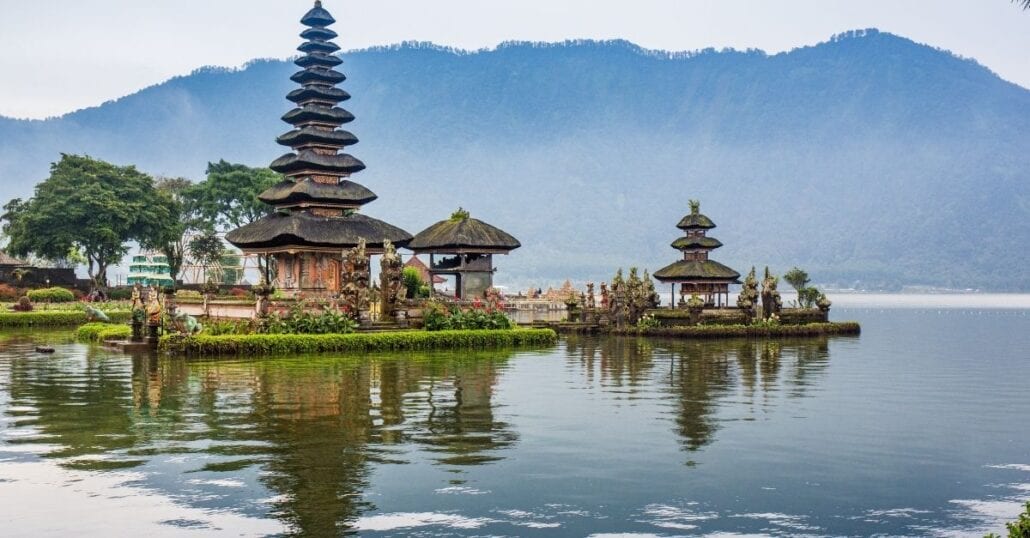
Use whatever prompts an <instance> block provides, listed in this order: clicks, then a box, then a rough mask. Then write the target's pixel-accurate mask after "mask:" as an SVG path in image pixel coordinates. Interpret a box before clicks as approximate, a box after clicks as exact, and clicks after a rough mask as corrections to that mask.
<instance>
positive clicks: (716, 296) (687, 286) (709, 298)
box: [654, 200, 740, 306]
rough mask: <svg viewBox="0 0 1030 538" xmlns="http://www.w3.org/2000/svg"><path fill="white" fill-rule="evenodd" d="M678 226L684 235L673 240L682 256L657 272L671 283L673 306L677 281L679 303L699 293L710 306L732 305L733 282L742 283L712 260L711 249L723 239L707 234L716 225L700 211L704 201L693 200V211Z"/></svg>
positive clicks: (737, 277) (718, 245) (731, 271)
mask: <svg viewBox="0 0 1030 538" xmlns="http://www.w3.org/2000/svg"><path fill="white" fill-rule="evenodd" d="M676 227H677V228H679V229H681V230H683V231H684V233H685V235H684V236H683V237H680V238H679V239H676V240H675V241H673V243H672V248H674V249H676V250H679V251H681V252H683V259H682V260H680V261H678V262H676V263H673V264H671V265H668V266H665V267H663V268H661V269H659V270H657V271H655V273H654V277H655V278H657V279H658V280H659V281H661V282H664V283H667V284H671V285H672V299H673V306H675V300H676V284H679V285H680V302H681V303H684V302H685V301H686V298H687V297H689V296H691V295H694V294H697V295H698V296H700V297H701V298H702V299H704V301H705V304H706V305H709V306H723V305H728V304H729V293H730V292H729V287H730V284H740V273H738V272H736V271H734V270H733V269H730V268H729V267H726V266H725V265H723V264H721V263H719V262H717V261H714V260H712V259H709V252H711V251H712V250H715V249H717V248H719V247H721V246H722V242H720V241H719V240H718V239H716V238H714V237H708V235H707V233H708V230H711V229H712V228H715V223H714V222H712V219H710V218H708V217H707V216H705V215H703V214H701V203H700V202H698V201H697V200H691V201H690V214H689V215H687V216H685V217H683V219H681V220H680V222H679V224H677V225H676Z"/></svg>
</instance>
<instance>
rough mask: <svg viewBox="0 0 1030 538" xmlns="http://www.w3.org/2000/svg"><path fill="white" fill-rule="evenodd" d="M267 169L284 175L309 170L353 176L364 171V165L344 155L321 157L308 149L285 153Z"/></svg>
mask: <svg viewBox="0 0 1030 538" xmlns="http://www.w3.org/2000/svg"><path fill="white" fill-rule="evenodd" d="M268 167H269V168H271V169H272V170H275V171H276V172H279V173H280V174H285V175H290V174H291V173H294V172H303V171H309V170H316V171H321V172H329V173H332V172H336V173H344V174H353V173H354V172H359V171H361V170H364V169H365V163H363V162H361V161H359V160H358V159H357V158H355V157H353V156H350V155H347V154H346V153H340V154H337V155H322V154H321V153H315V152H314V151H312V150H310V149H304V150H301V151H300V152H298V153H287V154H286V155H283V156H282V157H279V158H278V159H276V160H274V161H272V164H271V165H269V166H268Z"/></svg>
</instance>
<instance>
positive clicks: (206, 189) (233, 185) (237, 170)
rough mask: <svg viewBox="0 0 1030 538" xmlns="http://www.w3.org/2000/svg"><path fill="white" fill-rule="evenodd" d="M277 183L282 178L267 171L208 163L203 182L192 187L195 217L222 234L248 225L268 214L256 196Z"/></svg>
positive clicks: (264, 169) (219, 162) (222, 163)
mask: <svg viewBox="0 0 1030 538" xmlns="http://www.w3.org/2000/svg"><path fill="white" fill-rule="evenodd" d="M279 181H282V176H280V175H279V174H277V173H276V172H274V171H272V170H270V169H268V168H251V167H249V166H246V165H242V164H233V163H229V162H226V161H225V160H221V161H218V162H217V163H208V165H207V180H206V181H204V182H202V183H199V184H198V185H197V186H196V201H197V204H198V206H197V208H198V210H199V215H200V217H201V218H203V219H204V220H205V221H207V222H209V223H212V224H214V225H217V226H218V227H219V228H221V229H222V230H223V231H228V230H231V229H234V228H239V227H240V226H243V225H245V224H250V223H251V222H254V221H256V220H258V219H259V218H261V217H263V216H265V215H268V214H270V213H271V212H272V210H273V209H272V207H271V206H269V205H268V204H265V203H264V202H262V201H260V200H258V195H259V194H261V193H262V192H264V191H265V190H266V189H268V188H269V187H271V186H272V185H275V184H276V183H278V182H279Z"/></svg>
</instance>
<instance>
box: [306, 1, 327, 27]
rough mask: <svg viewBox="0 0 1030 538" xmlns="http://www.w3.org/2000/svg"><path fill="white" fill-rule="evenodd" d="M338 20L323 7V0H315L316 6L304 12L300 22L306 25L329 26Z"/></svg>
mask: <svg viewBox="0 0 1030 538" xmlns="http://www.w3.org/2000/svg"><path fill="white" fill-rule="evenodd" d="M334 22H336V19H334V18H333V16H332V15H330V14H329V12H328V11H326V10H325V9H324V8H323V7H322V2H321V0H315V7H313V8H311V10H310V11H308V12H307V13H305V14H304V16H303V17H301V19H300V23H301V24H303V25H304V26H329V25H330V24H333V23H334Z"/></svg>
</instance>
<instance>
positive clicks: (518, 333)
mask: <svg viewBox="0 0 1030 538" xmlns="http://www.w3.org/2000/svg"><path fill="white" fill-rule="evenodd" d="M557 341H558V335H557V334H556V333H555V332H554V331H552V330H550V329H523V330H480V331H434V332H426V331H398V332H383V333H357V334H248V335H220V336H208V335H204V334H199V335H196V336H180V335H166V336H163V337H161V344H160V346H161V349H163V350H165V351H169V352H171V353H177V354H183V355H281V354H293V353H319V352H330V351H332V352H341V351H345V352H366V351H408V350H422V349H483V348H497V347H514V346H550V345H554V344H555V343H556V342H557Z"/></svg>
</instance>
